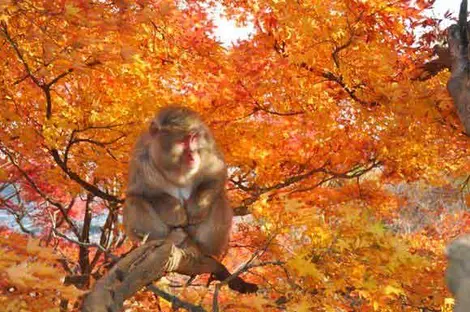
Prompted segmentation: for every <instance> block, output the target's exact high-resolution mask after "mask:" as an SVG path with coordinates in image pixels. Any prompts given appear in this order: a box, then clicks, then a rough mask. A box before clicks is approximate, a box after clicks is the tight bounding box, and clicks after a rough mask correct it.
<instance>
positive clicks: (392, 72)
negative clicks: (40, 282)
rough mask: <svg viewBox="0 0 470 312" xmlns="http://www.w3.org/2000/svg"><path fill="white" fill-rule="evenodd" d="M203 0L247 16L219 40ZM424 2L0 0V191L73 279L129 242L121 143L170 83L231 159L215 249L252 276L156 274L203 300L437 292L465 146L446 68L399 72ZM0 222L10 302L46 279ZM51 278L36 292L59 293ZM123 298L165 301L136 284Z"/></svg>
mask: <svg viewBox="0 0 470 312" xmlns="http://www.w3.org/2000/svg"><path fill="white" fill-rule="evenodd" d="M220 4H222V5H223V7H224V8H225V10H226V11H225V12H226V13H227V15H228V16H229V17H230V18H234V19H237V20H238V21H239V22H240V23H244V22H246V21H250V22H251V23H253V25H254V26H255V29H256V32H255V33H254V34H253V35H252V36H251V37H250V38H249V39H248V40H245V41H241V42H238V44H237V45H235V46H234V47H232V48H231V49H228V50H226V49H224V48H222V47H221V46H220V44H218V43H217V42H216V41H215V40H214V39H212V37H211V33H212V31H213V22H212V21H211V19H210V18H209V17H208V12H212V11H213V8H214V6H216V5H220ZM431 5H432V1H399V2H396V1H385V0H373V1H367V2H365V1H359V0H357V1H355V0H339V1H324V2H308V1H297V2H292V1H286V2H282V1H257V2H246V1H221V2H216V1H184V2H180V1H179V2H173V1H150V0H139V1H88V2H83V1H79V0H72V1H54V2H51V1H45V0H43V1H40V0H35V1H3V2H1V4H0V21H1V24H0V55H1V56H2V57H1V58H0V77H1V78H0V79H1V83H0V99H1V103H2V110H1V112H0V123H1V124H2V129H3V131H2V132H0V142H1V143H0V149H1V153H2V167H1V171H0V172H1V179H2V183H3V190H2V192H1V195H2V205H1V206H2V208H3V209H5V210H8V211H9V212H11V213H13V214H14V216H15V218H16V220H17V221H18V222H20V223H21V224H22V226H23V230H25V231H26V232H34V233H35V235H36V236H38V237H40V238H41V242H42V243H41V244H42V245H41V246H45V245H48V246H49V247H52V248H54V249H55V250H56V252H57V254H58V255H59V257H60V263H61V264H62V267H63V268H64V270H65V271H64V272H65V273H66V274H67V278H66V281H67V282H68V283H73V284H74V285H75V286H74V287H78V288H81V289H87V288H88V287H89V285H90V283H91V282H93V281H94V279H95V277H97V276H99V275H101V274H102V273H103V271H104V267H103V265H105V264H107V263H108V262H109V261H110V257H111V256H110V253H111V252H112V253H113V254H120V253H122V252H124V251H128V250H129V247H130V246H129V245H128V244H127V243H126V242H125V241H124V237H123V236H122V233H121V232H122V231H121V228H120V225H119V213H120V208H121V205H122V202H123V196H124V194H123V190H124V189H125V183H126V171H127V165H128V164H127V161H128V153H129V151H130V148H131V145H132V144H133V142H134V140H135V138H136V136H137V135H138V133H139V132H140V130H141V129H143V128H144V127H145V126H146V121H147V120H148V119H149V118H151V117H152V116H153V114H154V112H155V111H156V109H157V107H160V106H164V105H167V104H174V103H184V104H185V105H187V106H189V107H191V108H193V109H195V110H197V111H199V112H200V113H201V114H202V115H203V117H204V118H205V120H206V121H207V122H208V124H209V125H210V127H211V129H213V130H214V133H215V135H216V138H217V140H218V142H220V146H221V147H222V149H223V151H224V153H225V155H226V159H227V162H228V164H229V165H230V171H229V173H230V183H229V185H228V189H229V195H230V199H231V203H232V205H233V207H234V209H235V213H236V214H237V215H238V216H239V217H238V218H237V225H236V226H235V231H234V233H233V239H232V243H231V245H232V248H231V249H230V251H229V253H228V254H227V256H226V258H225V259H224V263H225V265H226V266H227V267H229V268H231V269H232V268H234V269H235V268H237V267H238V266H240V265H243V263H246V264H245V265H244V266H242V267H241V268H242V271H244V272H249V274H247V275H246V277H247V278H248V279H250V280H251V281H253V282H256V283H257V284H259V285H261V287H262V288H263V289H262V290H261V291H259V292H258V293H257V294H256V295H243V296H240V295H239V294H237V293H232V292H230V291H228V290H223V291H222V292H221V294H220V295H219V288H217V291H213V288H212V287H210V288H209V291H208V290H207V288H206V287H205V284H204V282H203V280H201V279H199V278H198V279H196V280H195V281H191V282H190V286H187V285H186V284H185V280H181V279H180V278H177V277H173V276H171V277H169V278H167V279H164V280H162V281H160V282H159V284H158V285H159V287H160V288H164V289H165V290H166V291H168V292H171V293H172V294H174V295H177V296H178V297H179V298H180V299H181V300H183V301H184V302H190V303H197V304H199V305H201V306H202V307H203V308H205V309H207V310H208V309H213V308H214V307H219V306H220V308H221V309H224V310H235V311H241V310H243V309H245V310H250V311H251V310H253V309H258V310H260V311H269V310H273V311H276V310H280V309H288V310H293V311H308V310H312V311H319V310H320V311H332V310H333V309H342V310H344V311H348V310H361V311H367V310H374V309H375V310H381V311H397V310H405V311H418V310H420V309H421V310H424V309H427V310H431V311H437V310H439V309H441V308H442V307H444V308H447V304H448V302H449V300H447V299H446V297H448V296H449V295H448V293H447V292H446V290H445V287H444V282H443V270H444V266H445V265H444V264H445V259H444V256H443V246H444V244H445V242H446V241H447V240H448V239H449V238H450V237H453V236H455V235H457V234H459V233H461V232H465V231H468V227H469V224H470V223H469V215H468V212H467V211H466V210H465V209H466V208H467V206H468V180H469V172H470V159H469V157H470V156H469V155H468V150H469V148H470V146H469V140H468V137H466V136H465V135H464V134H462V128H461V125H460V122H459V120H458V117H457V115H456V113H455V109H454V107H453V103H452V101H451V99H450V97H449V95H448V93H447V91H446V87H445V85H446V82H447V80H448V78H449V72H448V71H446V70H444V71H441V72H439V73H438V74H437V75H434V76H431V77H430V78H429V79H428V80H425V81H424V80H422V79H417V78H416V77H417V75H416V73H417V71H419V70H420V68H421V66H422V65H423V64H424V63H425V62H426V61H428V60H430V58H431V54H432V49H431V45H432V44H433V43H434V41H435V40H436V39H438V38H437V37H435V35H434V34H435V30H434V29H433V28H430V27H429V26H433V27H437V24H438V21H436V20H433V19H430V18H428V17H426V15H425V13H426V10H428V9H429V8H431ZM423 27H424V29H425V30H429V32H427V31H424V32H423V31H422V29H423ZM418 33H421V35H418ZM423 194H432V196H436V198H439V201H434V202H431V203H428V202H427V201H419V198H420V197H422V196H423ZM436 194H437V195H436ZM440 194H445V195H446V196H447V197H444V196H441V195H440ZM452 194H454V195H452ZM430 198H431V195H430V196H429V197H427V198H426V199H427V200H429V199H430ZM25 220H26V221H27V222H29V223H30V224H26V223H25V222H24V221H25ZM410 220H412V222H411V223H413V224H415V225H416V226H414V227H413V228H410V227H407V226H406V225H407V224H410ZM5 235H8V237H10V240H6V241H5V242H2V251H3V252H4V253H5V254H6V255H7V256H6V259H8V262H2V263H7V264H6V265H3V266H2V268H3V269H4V270H2V274H3V275H5V277H6V282H5V283H6V285H7V286H8V287H4V288H2V294H1V296H2V300H1V301H0V308H2V310H3V308H7V311H9V310H13V311H14V310H15V309H16V310H18V309H17V308H18V307H21V306H22V305H24V304H25V302H28V301H27V300H29V299H27V298H26V297H25V294H27V293H29V292H30V291H32V290H34V291H37V292H38V293H39V294H41V295H42V294H43V293H46V290H44V289H43V288H37V287H39V286H34V285H32V284H31V283H26V284H25V283H23V284H21V279H19V278H18V276H17V275H15V274H10V273H9V272H12V270H10V269H11V268H12V267H13V266H18V265H23V266H27V267H28V266H32V265H35V264H38V265H40V263H41V262H40V261H39V260H38V262H35V261H34V257H33V258H27V257H26V255H25V254H20V256H14V255H13V254H12V252H13V251H12V250H14V248H15V246H16V245H17V244H16V243H15V244H13V245H12V242H19V240H20V237H19V236H18V235H17V234H5ZM28 235H31V233H29V234H28ZM32 259H33V260H32ZM247 261H248V262H247ZM422 281H428V282H427V283H426V284H424V283H423V282H422ZM35 287H36V288H35ZM4 289H5V290H4ZM10 289H11V290H10ZM56 296H57V300H56V301H48V302H49V304H50V308H54V307H56V308H57V307H58V306H59V305H61V306H62V308H63V309H65V307H66V306H68V308H69V309H72V308H73V306H74V303H75V301H74V298H77V295H75V297H74V296H72V297H71V296H66V295H62V294H57V295H56ZM11 298H14V299H15V300H11ZM59 299H62V301H61V303H60V302H59ZM11 302H14V306H13V307H12V306H6V305H7V304H10V303H11ZM127 305H128V307H132V308H134V309H135V310H136V311H137V310H139V309H141V310H142V309H145V308H146V307H152V308H153V309H154V308H155V307H159V308H160V309H168V305H169V304H168V303H166V302H164V301H160V300H159V299H156V298H155V297H153V296H152V295H151V294H150V293H148V292H142V293H141V294H138V295H137V296H136V297H135V298H134V299H133V300H131V301H128V302H127ZM35 308H36V307H35V306H31V309H35ZM40 308H41V310H44V307H40ZM8 309H9V310H8ZM38 309H39V307H38Z"/></svg>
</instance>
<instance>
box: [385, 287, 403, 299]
mask: <svg viewBox="0 0 470 312" xmlns="http://www.w3.org/2000/svg"><path fill="white" fill-rule="evenodd" d="M384 293H385V294H386V295H387V296H389V295H396V296H399V295H403V294H404V291H403V289H402V288H399V287H395V286H392V285H387V286H386V287H385V289H384Z"/></svg>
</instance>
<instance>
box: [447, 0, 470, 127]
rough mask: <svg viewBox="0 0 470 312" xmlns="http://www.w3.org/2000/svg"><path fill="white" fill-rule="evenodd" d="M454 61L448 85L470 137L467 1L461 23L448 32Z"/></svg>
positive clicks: (461, 14)
mask: <svg viewBox="0 0 470 312" xmlns="http://www.w3.org/2000/svg"><path fill="white" fill-rule="evenodd" d="M448 32H449V33H448V42H449V50H450V55H451V59H452V68H451V76H450V79H449V81H448V83H447V89H448V90H449V93H450V95H451V96H452V99H453V100H454V106H455V108H456V109H457V114H458V115H459V118H460V121H461V122H462V124H463V127H464V129H465V132H466V134H467V135H470V76H469V74H470V72H469V70H470V61H469V55H468V24H467V0H463V1H462V4H461V6H460V13H459V23H458V24H456V25H452V26H450V27H449V30H448Z"/></svg>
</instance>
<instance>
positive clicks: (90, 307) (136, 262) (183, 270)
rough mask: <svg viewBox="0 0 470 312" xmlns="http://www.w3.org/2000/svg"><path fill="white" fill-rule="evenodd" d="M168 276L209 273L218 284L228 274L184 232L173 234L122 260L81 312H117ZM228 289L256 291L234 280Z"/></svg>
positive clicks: (106, 276) (98, 284)
mask: <svg viewBox="0 0 470 312" xmlns="http://www.w3.org/2000/svg"><path fill="white" fill-rule="evenodd" d="M167 272H177V273H180V274H185V275H197V274H202V273H212V274H213V275H214V277H215V278H216V279H217V280H224V279H226V278H228V277H229V276H230V273H229V271H228V270H227V269H226V268H225V266H224V265H222V264H221V263H220V262H218V261H217V260H215V259H214V258H212V257H209V256H205V255H203V254H202V253H201V252H200V251H199V248H198V247H197V245H196V244H195V243H193V242H192V241H191V239H190V238H189V237H188V236H187V234H186V233H185V232H184V231H183V230H178V229H176V230H174V231H173V232H172V233H170V235H169V237H168V238H167V239H165V240H155V241H150V242H147V243H145V244H144V245H142V246H140V247H138V248H136V249H134V250H133V251H131V252H130V253H128V254H127V255H126V256H124V258H122V259H121V260H120V261H119V262H118V263H117V264H116V265H115V266H114V267H113V268H112V269H111V270H110V271H109V272H108V273H107V274H106V275H105V276H104V277H103V278H101V279H100V280H99V281H98V282H97V283H96V285H95V287H94V289H93V290H92V291H91V292H90V293H89V294H88V295H87V296H86V298H85V300H84V303H83V306H82V311H83V312H117V311H121V310H122V308H123V303H124V300H126V299H127V298H130V297H131V296H132V295H134V294H135V293H136V292H137V291H139V290H140V289H141V288H142V287H145V286H147V285H149V284H150V283H152V282H153V281H155V280H158V279H159V278H161V277H162V276H163V275H164V274H165V273H167ZM228 286H229V287H230V288H231V289H233V290H236V291H238V292H241V293H250V292H255V291H256V290H257V289H258V287H257V286H256V285H255V284H251V283H247V282H245V281H244V280H243V279H241V278H239V277H236V278H235V279H234V280H232V281H230V282H229V284H228Z"/></svg>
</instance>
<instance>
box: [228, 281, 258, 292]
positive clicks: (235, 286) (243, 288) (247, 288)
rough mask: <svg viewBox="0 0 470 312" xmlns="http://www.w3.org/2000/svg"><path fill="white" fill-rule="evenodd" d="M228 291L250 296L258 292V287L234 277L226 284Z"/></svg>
mask: <svg viewBox="0 0 470 312" xmlns="http://www.w3.org/2000/svg"><path fill="white" fill-rule="evenodd" d="M228 287H230V289H232V290H235V291H238V292H239V293H242V294H251V293H255V292H257V291H258V285H256V284H253V283H249V282H245V281H244V280H243V279H242V278H240V277H236V278H234V279H233V280H231V281H230V282H229V283H228Z"/></svg>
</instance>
